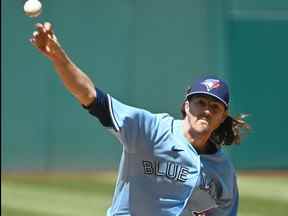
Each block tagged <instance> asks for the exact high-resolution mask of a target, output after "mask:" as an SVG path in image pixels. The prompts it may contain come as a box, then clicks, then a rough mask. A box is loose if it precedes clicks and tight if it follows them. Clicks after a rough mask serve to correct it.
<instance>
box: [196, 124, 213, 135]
mask: <svg viewBox="0 0 288 216" xmlns="http://www.w3.org/2000/svg"><path fill="white" fill-rule="evenodd" d="M194 130H195V131H196V132H198V133H208V132H210V127H209V126H208V125H201V126H198V127H196V128H194Z"/></svg>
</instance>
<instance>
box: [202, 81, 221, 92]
mask: <svg viewBox="0 0 288 216" xmlns="http://www.w3.org/2000/svg"><path fill="white" fill-rule="evenodd" d="M201 84H202V85H205V87H206V89H207V91H208V92H209V91H211V90H212V89H216V88H219V87H220V86H221V83H220V80H217V79H206V80H204V81H203V82H201Z"/></svg>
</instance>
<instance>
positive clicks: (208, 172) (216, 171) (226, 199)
mask: <svg viewBox="0 0 288 216" xmlns="http://www.w3.org/2000/svg"><path fill="white" fill-rule="evenodd" d="M200 160H201V174H200V176H201V177H200V178H199V180H200V185H199V187H197V188H195V190H194V191H193V193H192V196H191V198H190V200H189V202H188V205H187V206H186V208H185V211H184V212H183V216H189V215H190V216H191V212H194V213H195V214H194V215H198V214H200V213H201V214H202V215H203V214H204V213H205V215H206V216H236V215H237V210H238V201H239V200H238V187H237V180H236V173H235V170H234V167H233V165H232V163H231V162H230V160H229V159H228V158H227V157H226V155H225V153H224V152H223V150H222V149H220V150H218V151H217V152H216V153H215V154H204V155H201V156H200ZM192 215H193V214H192Z"/></svg>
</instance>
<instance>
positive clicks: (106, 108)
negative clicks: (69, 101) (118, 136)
mask: <svg viewBox="0 0 288 216" xmlns="http://www.w3.org/2000/svg"><path fill="white" fill-rule="evenodd" d="M83 107H84V108H85V109H87V110H88V111H89V113H90V114H91V115H93V116H95V117H96V118H97V119H98V120H99V121H100V123H101V124H102V125H103V126H104V127H111V128H113V129H114V130H116V131H119V127H118V125H117V122H116V121H115V117H114V114H113V111H112V105H111V97H110V96H109V95H107V94H106V93H104V92H103V91H101V90H100V89H98V88H96V98H95V99H94V101H92V103H91V104H89V105H88V106H84V105H83Z"/></svg>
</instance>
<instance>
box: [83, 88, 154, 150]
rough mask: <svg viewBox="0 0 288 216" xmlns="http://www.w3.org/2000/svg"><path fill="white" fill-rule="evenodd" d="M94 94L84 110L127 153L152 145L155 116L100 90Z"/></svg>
mask: <svg viewBox="0 0 288 216" xmlns="http://www.w3.org/2000/svg"><path fill="white" fill-rule="evenodd" d="M96 92H97V96H96V97H97V98H96V99H95V100H94V101H93V102H92V103H91V104H90V105H89V106H88V107H84V108H86V109H87V110H88V111H89V113H90V114H91V115H93V116H95V117H96V118H98V120H99V121H100V123H101V124H102V125H103V126H104V127H106V128H107V129H108V130H109V131H111V132H112V134H114V135H115V136H116V137H117V139H118V140H119V141H120V142H121V143H122V144H123V146H124V148H125V149H126V150H127V151H129V152H131V153H133V152H136V151H137V149H138V148H140V147H141V146H143V145H149V143H151V144H152V140H153V137H154V136H155V135H156V128H157V124H158V118H157V115H155V114H152V113H150V112H148V111H146V110H144V109H139V108H135V107H132V106H128V105H126V104H123V103H121V102H120V101H118V100H117V99H115V98H113V97H111V96H110V95H109V94H106V93H104V92H103V91H101V90H100V89H96Z"/></svg>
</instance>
